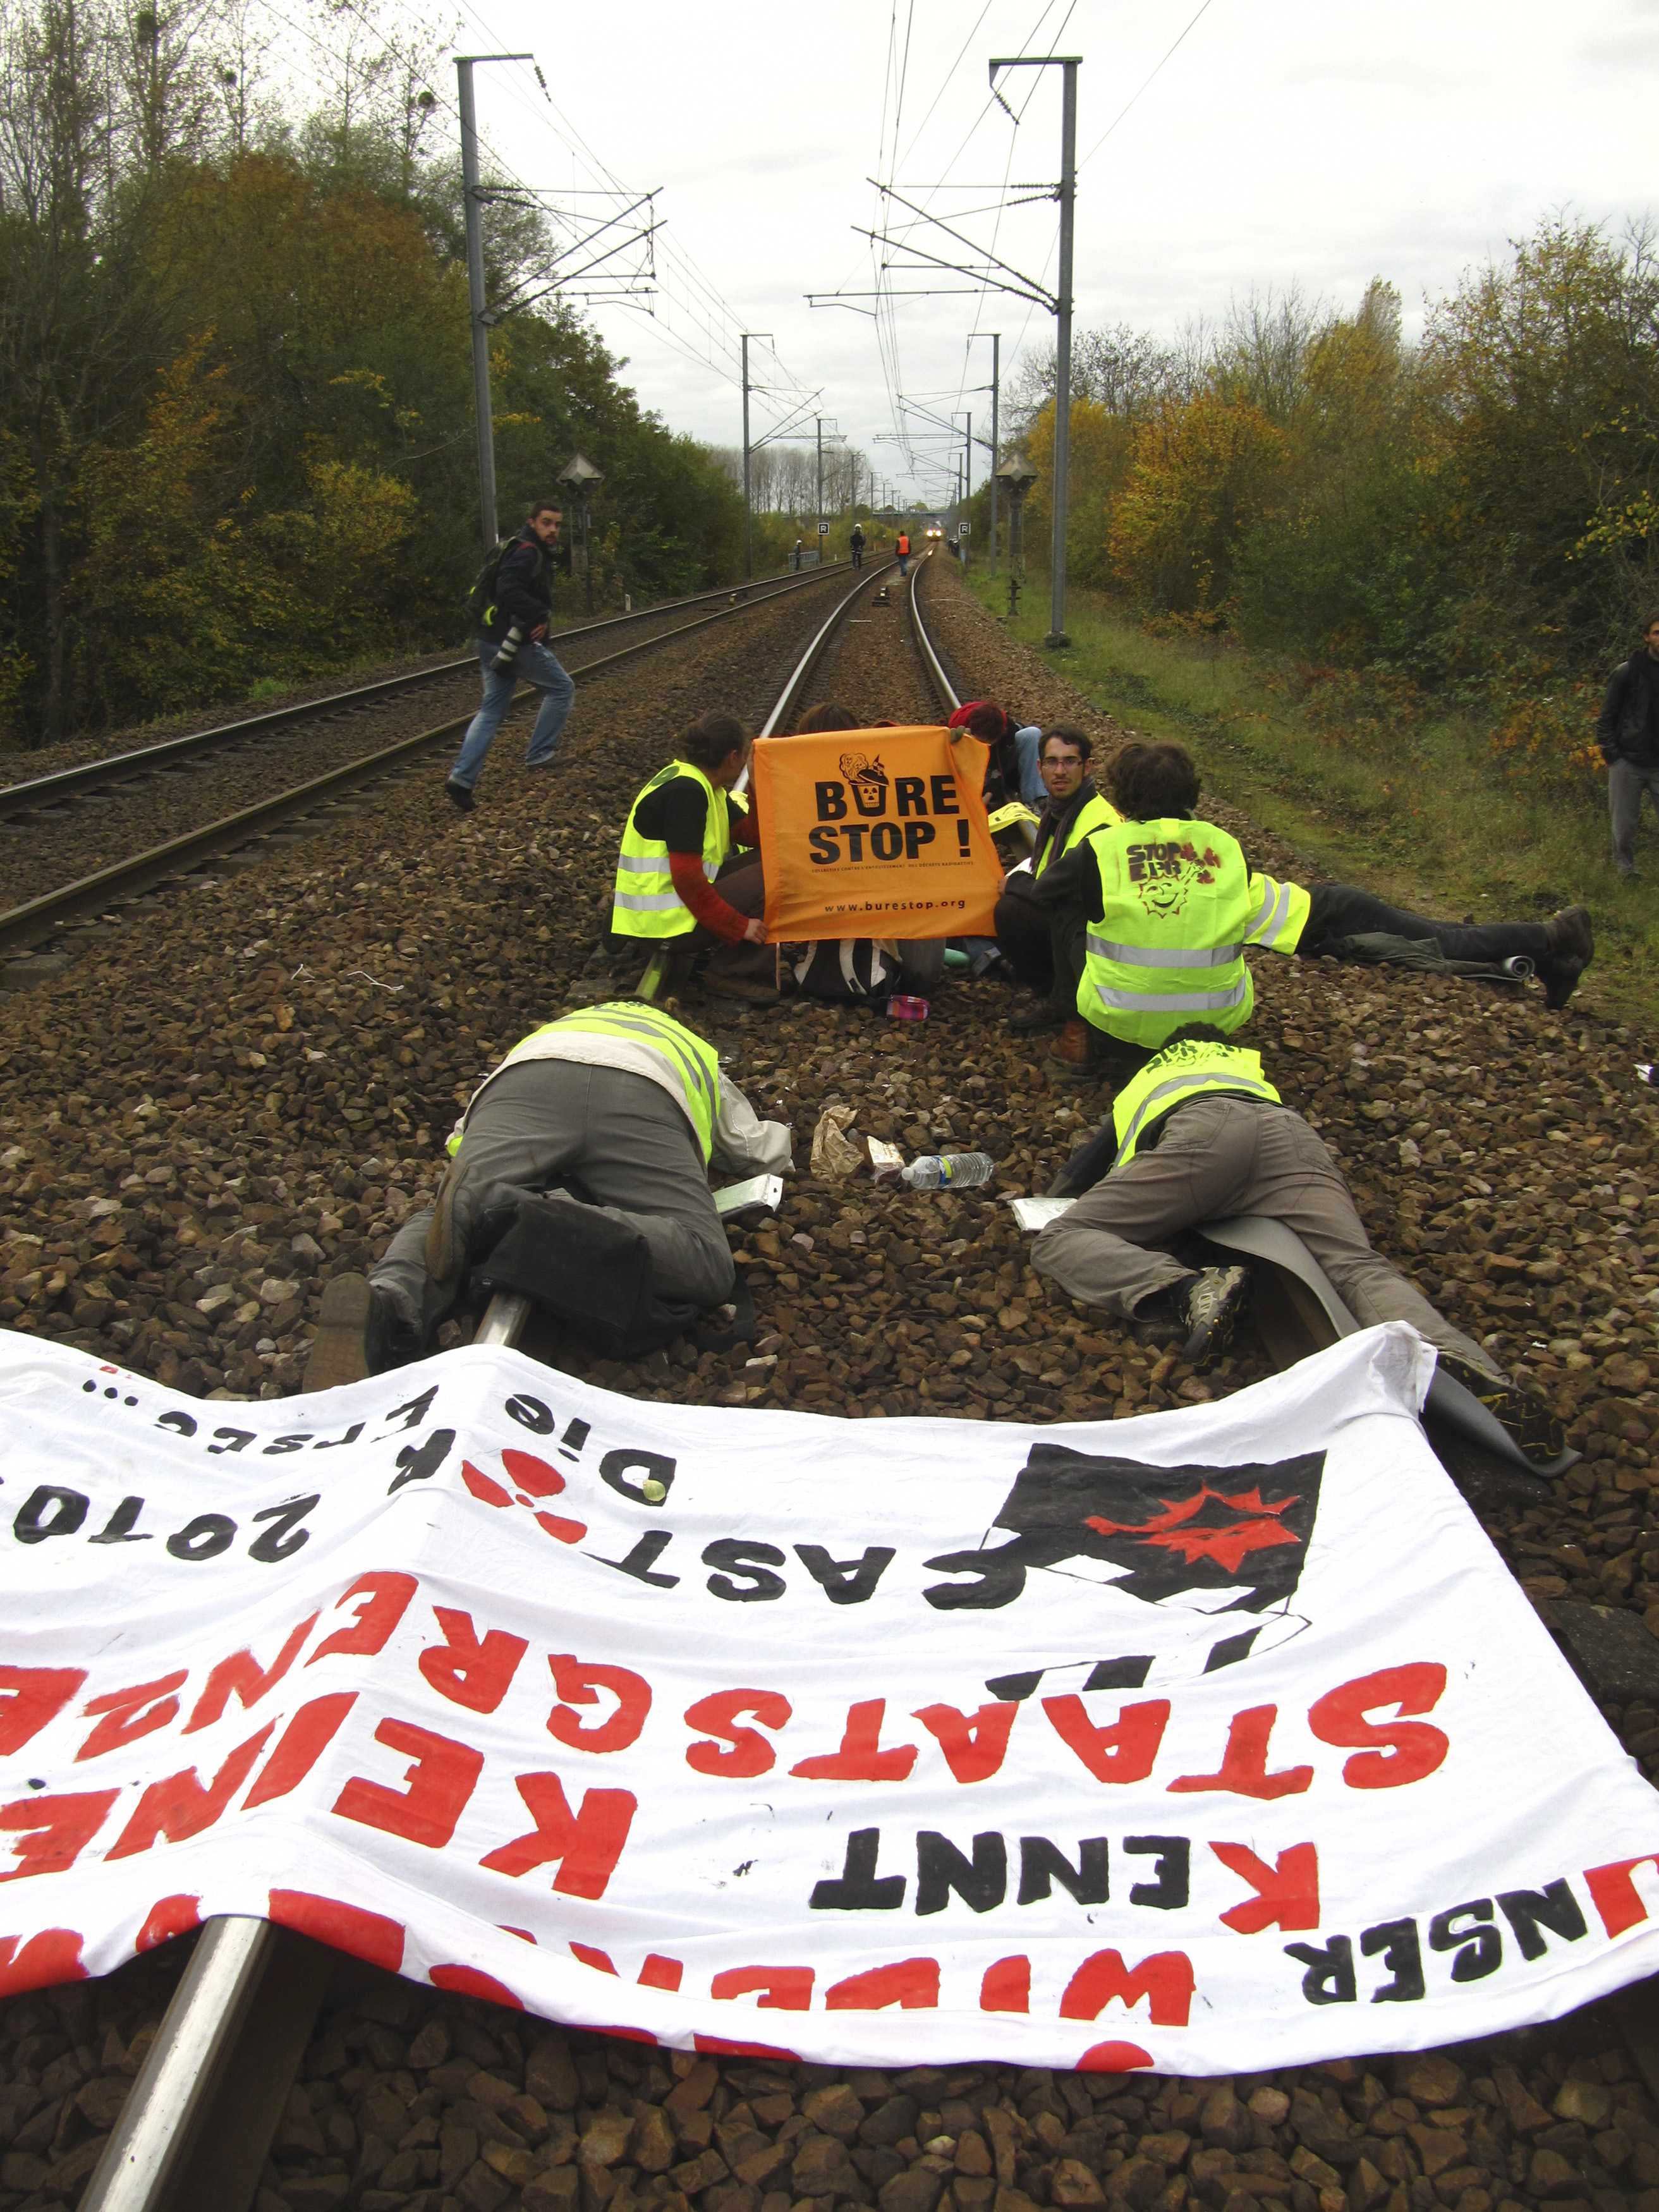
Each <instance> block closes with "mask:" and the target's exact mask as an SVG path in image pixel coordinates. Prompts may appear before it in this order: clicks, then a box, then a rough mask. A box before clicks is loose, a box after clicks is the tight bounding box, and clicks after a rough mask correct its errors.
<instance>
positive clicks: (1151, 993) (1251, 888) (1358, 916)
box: [1034, 744, 1595, 1082]
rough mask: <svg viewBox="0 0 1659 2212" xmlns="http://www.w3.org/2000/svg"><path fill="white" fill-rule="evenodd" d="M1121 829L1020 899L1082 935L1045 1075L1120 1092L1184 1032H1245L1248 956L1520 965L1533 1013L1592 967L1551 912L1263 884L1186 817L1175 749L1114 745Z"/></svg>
mask: <svg viewBox="0 0 1659 2212" xmlns="http://www.w3.org/2000/svg"><path fill="white" fill-rule="evenodd" d="M1106 781H1107V789H1108V792H1109V796H1110V798H1111V800H1112V803H1113V805H1115V807H1116V808H1117V810H1118V811H1119V813H1120V814H1121V816H1122V817H1123V819H1122V820H1121V822H1120V823H1117V824H1116V825H1115V827H1114V828H1112V829H1101V830H1097V831H1095V832H1094V834H1093V835H1092V836H1088V837H1086V838H1085V840H1084V842H1082V844H1080V845H1079V846H1078V847H1077V848H1075V849H1074V850H1073V852H1071V853H1069V854H1066V857H1065V858H1064V859H1063V860H1056V861H1055V862H1054V866H1052V867H1050V868H1048V869H1047V870H1045V872H1044V873H1043V876H1042V880H1041V882H1039V883H1038V884H1036V885H1035V886H1034V894H1035V896H1036V899H1037V901H1038V902H1039V903H1040V904H1044V905H1048V906H1050V907H1057V906H1059V905H1060V904H1061V903H1062V902H1065V901H1066V900H1068V899H1073V898H1075V897H1076V896H1079V893H1081V894H1082V895H1083V896H1085V897H1086V899H1087V901H1088V902H1089V912H1090V916H1091V920H1090V927H1089V930H1088V933H1087V938H1086V941H1085V961H1084V973H1083V976H1082V980H1081V981H1079V985H1078V992H1077V1016H1076V1018H1074V1019H1073V1020H1072V1021H1069V1022H1067V1024H1066V1027H1065V1029H1064V1030H1061V1032H1060V1036H1058V1037H1057V1038H1056V1039H1055V1041H1054V1047H1053V1050H1052V1054H1051V1058H1052V1060H1053V1062H1054V1067H1055V1072H1056V1073H1060V1074H1062V1075H1066V1074H1069V1075H1070V1076H1071V1078H1072V1079H1075V1080H1077V1081H1079V1082H1088V1081H1091V1080H1093V1079H1096V1078H1097V1076H1099V1075H1103V1074H1104V1075H1109V1077H1110V1078H1111V1079H1112V1080H1113V1081H1122V1080H1124V1079H1126V1078H1127V1076H1129V1075H1131V1074H1133V1073H1134V1071H1135V1070H1136V1069H1137V1068H1139V1066H1142V1065H1143V1064H1144V1062H1145V1061H1146V1059H1147V1058H1148V1056H1149V1055H1150V1054H1152V1053H1154V1052H1157V1051H1158V1049H1159V1048H1161V1047H1162V1046H1163V1045H1164V1044H1165V1043H1166V1042H1168V1040H1169V1038H1170V1036H1172V1035H1173V1034H1174V1032H1175V1031H1176V1030H1177V1029H1178V1028H1180V1027H1181V1026H1182V1024H1184V1023H1187V1022H1191V1021H1194V1020H1198V1021H1207V1022H1210V1023H1212V1024H1214V1025H1215V1027H1216V1028H1218V1029H1219V1030H1225V1031H1229V1032H1231V1030H1237V1029H1241V1028H1242V1027H1243V1024H1245V1023H1246V1022H1247V1021H1248V1020H1249V1018H1250V1011H1251V1008H1252V1006H1254V1004H1255V986H1254V985H1253V983H1252V981H1251V979H1250V970H1249V963H1247V962H1246V960H1245V957H1244V955H1245V953H1246V951H1248V950H1249V949H1250V948H1251V947H1252V946H1260V947H1261V948H1263V949H1265V950H1267V951H1273V952H1283V953H1293V952H1299V953H1303V954H1304V955H1307V956H1310V957H1313V956H1316V955H1321V954H1322V955H1326V956H1328V957H1332V958H1335V959H1358V960H1365V959H1368V958H1370V959H1376V958H1401V959H1405V960H1407V963H1408V964H1409V963H1410V957H1411V954H1412V950H1413V946H1417V947H1419V948H1420V947H1424V946H1426V947H1427V948H1428V952H1427V955H1426V957H1425V959H1423V960H1422V961H1421V962H1420V963H1419V964H1431V963H1439V962H1446V961H1451V962H1467V963H1471V964H1473V965H1477V966H1480V967H1485V968H1486V969H1501V967H1502V965H1503V963H1504V962H1505V961H1507V960H1510V959H1514V958H1516V957H1522V958H1524V959H1526V960H1528V961H1529V962H1531V963H1532V965H1533V967H1534V969H1536V972H1537V974H1538V976H1539V978H1540V980H1541V981H1542V983H1543V985H1544V996H1545V1003H1546V1004H1547V1006H1552V1007H1559V1006H1565V1004H1566V1002H1567V1000H1569V999H1570V998H1571V996H1572V994H1573V992H1574V990H1575V989H1576V988H1577V982H1578V978H1579V976H1580V975H1582V974H1583V970H1584V969H1586V968H1587V967H1588V966H1589V963H1590V960H1591V958H1592V957H1594V953H1595V942H1594V939H1593V936H1592V933H1591V930H1590V918H1589V914H1588V913H1587V912H1586V911H1585V909H1584V908H1583V907H1581V906H1574V907H1567V908H1565V909H1564V910H1563V911H1562V912H1561V913H1559V914H1557V915H1553V917H1552V918H1551V919H1550V920H1549V921H1518V922H1499V923H1492V924H1490V925H1484V926H1477V925H1475V924H1472V923H1464V922H1447V921H1431V920H1429V919H1428V918H1427V917H1426V916H1425V915H1416V914H1408V913H1407V912H1405V911H1404V910H1403V909H1402V908H1398V907H1391V906H1389V905H1386V904H1385V903H1384V902H1383V900H1381V899H1379V898H1376V897H1374V896H1372V894H1371V893H1370V891H1364V890H1358V889H1357V888H1356V887H1355V886H1354V885H1353V884H1318V885H1316V887H1315V888H1314V889H1313V890H1304V889H1303V888H1302V886H1301V885H1300V884H1292V883H1283V884H1281V883H1278V882H1276V881H1275V880H1274V878H1273V877H1271V876H1268V875H1263V874H1259V873H1258V872H1256V871H1255V869H1253V868H1252V867H1251V866H1250V865H1249V861H1248V860H1246V859H1245V857H1244V854H1243V851H1242V850H1241V848H1240V847H1239V844H1238V842H1237V839H1236V838H1233V837H1231V836H1229V835H1228V834H1227V832H1226V831H1225V829H1218V827H1217V826H1216V824H1215V823H1212V822H1206V821H1202V820H1200V819H1199V818H1198V817H1197V811H1196V810H1197V806H1198V795H1199V789H1200V784H1199V775H1198V770H1197V769H1196V768H1195V767H1194V764H1193V761H1192V757H1191V756H1190V755H1189V754H1188V752H1187V751H1186V750H1184V748H1183V747H1182V746H1180V745H1157V744H1129V745H1125V746H1124V747H1123V748H1122V750H1121V751H1120V752H1119V753H1118V754H1117V755H1116V757H1115V759H1114V760H1113V762H1112V764H1111V767H1110V769H1109V771H1108V773H1107V778H1106Z"/></svg>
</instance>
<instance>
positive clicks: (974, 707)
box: [945, 699, 1008, 736]
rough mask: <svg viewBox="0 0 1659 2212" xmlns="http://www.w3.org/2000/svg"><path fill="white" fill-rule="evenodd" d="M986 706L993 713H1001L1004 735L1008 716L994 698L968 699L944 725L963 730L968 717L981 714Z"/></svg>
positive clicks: (966, 724) (948, 727)
mask: <svg viewBox="0 0 1659 2212" xmlns="http://www.w3.org/2000/svg"><path fill="white" fill-rule="evenodd" d="M987 708H988V709H989V711H990V712H991V713H992V714H1001V715H1002V728H1003V733H1004V735H1005V736H1006V733H1007V729H1008V717H1007V716H1006V714H1003V713H1002V709H1001V708H1000V707H999V706H998V704H997V702H996V701H995V700H994V699H969V701H968V702H967V703H966V705H965V706H961V707H958V708H957V711H956V713H955V714H952V715H951V719H950V720H949V722H948V723H947V724H946V725H945V727H946V728H947V729H951V730H965V729H966V728H967V726H968V722H969V717H970V716H971V715H974V714H982V713H983V712H985V711H986V710H987Z"/></svg>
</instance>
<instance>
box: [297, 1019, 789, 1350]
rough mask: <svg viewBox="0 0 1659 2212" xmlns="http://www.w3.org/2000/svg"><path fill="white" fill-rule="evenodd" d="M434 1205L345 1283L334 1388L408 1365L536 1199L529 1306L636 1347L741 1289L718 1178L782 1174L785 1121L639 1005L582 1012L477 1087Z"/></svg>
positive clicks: (334, 1290) (331, 1302)
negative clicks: (604, 1327)
mask: <svg viewBox="0 0 1659 2212" xmlns="http://www.w3.org/2000/svg"><path fill="white" fill-rule="evenodd" d="M450 1152H451V1155H452V1158H451V1162H450V1166H449V1170H448V1172H447V1175H446V1176H445V1177H444V1181H443V1184H442V1187H441V1189H440V1191H439V1193H438V1197H437V1200H436V1203H435V1205H433V1206H426V1207H424V1208H423V1209H422V1211H421V1212H418V1213H416V1214H413V1215H411V1216H410V1218H409V1220H407V1221H406V1222H404V1225H403V1227H402V1228H401V1229H400V1230H399V1231H398V1233H397V1235H396V1236H395V1237H393V1238H392V1243H391V1244H390V1245H389V1246H388V1247H387V1249H386V1252H385V1254H384V1255H383V1256H382V1257H381V1259H380V1261H379V1263H378V1264H377V1265H376V1267H374V1271H373V1273H372V1274H370V1275H369V1276H368V1277H364V1276H362V1275H359V1274H349V1275H337V1276H336V1277H335V1278H334V1279H332V1281H331V1282H330V1283H329V1284H328V1285H326V1286H325V1290H324V1291H323V1302H322V1311H321V1315H320V1318H319V1326H318V1330H317V1335H316V1338H315V1340H313V1346H312V1352H311V1359H310V1364H309V1365H308V1367H307V1372H306V1388H307V1389H308V1390H326V1389H333V1388H334V1387H335V1386H336V1385H337V1384H338V1383H355V1382H357V1381H359V1380H361V1378H362V1376H365V1375H378V1374H380V1373H382V1372H383V1371H384V1370H386V1368H388V1367H395V1366H398V1365H400V1364H402V1363H403V1362H404V1360H407V1359H416V1358H419V1357H420V1355H421V1354H422V1352H424V1351H426V1350H427V1348H428V1346H429V1345H430V1344H431V1341H432V1338H433V1335H434V1333H435V1331H436V1329H437V1328H438V1326H439V1324H440V1323H441V1322H443V1321H444V1320H446V1319H447V1317H448V1316H449V1315H450V1314H451V1313H452V1312H453V1310H454V1309H455V1306H456V1304H458V1303H459V1299H460V1298H461V1297H462V1296H463V1295H464V1293H465V1290H466V1287H467V1278H468V1274H469V1272H470V1271H471V1269H472V1268H474V1267H479V1266H481V1265H482V1263H483V1261H486V1260H487V1259H489V1258H490V1256H491V1255H492V1254H494V1253H495V1251H496V1249H497V1247H498V1245H501V1249H502V1250H503V1251H505V1250H506V1249H507V1247H506V1246H505V1245H502V1244H501V1240H502V1239H503V1238H504V1237H510V1236H512V1235H513V1223H514V1220H515V1218H517V1216H518V1214H519V1211H520V1207H521V1206H522V1205H523V1204H524V1201H525V1200H526V1199H535V1198H540V1199H541V1200H542V1201H543V1202H542V1205H541V1206H540V1207H539V1208H538V1210H537V1214H536V1217H535V1219H534V1222H533V1224H532V1225H528V1226H527V1228H526V1230H523V1231H520V1232H519V1236H518V1237H517V1238H516V1239H515V1241H516V1242H517V1243H519V1244H520V1254H519V1255H518V1256H519V1257H520V1260H522V1259H523V1257H524V1256H525V1255H524V1249H523V1248H524V1247H525V1246H526V1245H528V1246H529V1247H531V1265H532V1272H533V1274H534V1277H535V1279H536V1280H535V1289H534V1291H533V1293H532V1295H534V1296H535V1297H536V1298H537V1300H538V1304H541V1305H543V1306H544V1308H545V1309H546V1310H548V1311H550V1312H552V1313H555V1314H557V1315H559V1316H562V1318H564V1319H566V1320H568V1321H572V1322H577V1323H578V1324H580V1323H583V1322H592V1321H594V1320H595V1319H598V1320H600V1321H605V1322H609V1323H610V1325H611V1327H613V1328H616V1329H617V1331H618V1333H619V1334H620V1336H621V1337H622V1338H623V1340H626V1339H627V1337H628V1335H629V1330H630V1328H631V1329H632V1331H633V1334H634V1335H635V1338H636V1339H639V1340H647V1339H648V1340H650V1341H649V1342H647V1343H645V1345H644V1348H645V1349H650V1348H652V1346H653V1344H662V1343H665V1342H667V1341H668V1340H670V1339H671V1337H672V1336H674V1335H675V1334H679V1333H680V1332H681V1331H682V1330H683V1329H684V1328H690V1326H691V1325H692V1324H693V1322H695V1321H696V1317H697V1315H698V1313H699V1312H701V1311H702V1310H706V1309H708V1307H711V1306H714V1305H718V1304H720V1301H721V1300H722V1299H724V1298H728V1297H730V1296H731V1295H732V1283H733V1279H734V1278H733V1269H732V1254H731V1249H730V1247H729V1245H728V1244H727V1242H726V1231H725V1228H724V1226H723V1225H722V1224H721V1221H720V1214H719V1212H718V1211H717V1209H716V1207H715V1205H714V1194H713V1192H712V1191H711V1190H710V1189H709V1187H708V1169H709V1168H710V1166H711V1165H712V1166H714V1167H716V1168H718V1169H720V1170H722V1171H724V1172H726V1173H729V1174H736V1175H740V1176H745V1175H757V1174H776V1173H780V1172H784V1173H787V1170H788V1168H789V1165H790V1142H789V1131H788V1128H787V1126H786V1125H785V1124H784V1123H782V1122H781V1121H761V1120H759V1119H758V1118H757V1115H756V1113H755V1110H754V1109H753V1107H752V1106H750V1103H749V1101H748V1100H747V1098H745V1097H744V1095H743V1093H742V1091H739V1090H738V1086H737V1085H736V1084H735V1083H732V1082H731V1081H730V1080H729V1079H727V1078H726V1077H725V1076H724V1075H722V1073H720V1062H719V1060H718V1059H717V1058H716V1056H715V1053H714V1047H713V1046H712V1045H711V1044H709V1043H708V1042H706V1041H705V1040H704V1039H703V1038H702V1037H700V1036H698V1035H697V1033H696V1030H691V1029H688V1028H687V1027H686V1025H685V1024H684V1023H683V1022H678V1021H675V1020H674V1019H673V1018H671V1016H670V1015H668V1014H665V1013H664V1012H662V1011H661V1010H660V1009H659V1007H656V1006H651V1005H649V1004H647V1003H646V1002H644V1001H642V1000H613V1001H611V1002H609V1003H607V1004H605V1005H604V1006H586V1007H583V1008H581V1009H580V1011H579V1012H575V1013H572V1014H566V1015H564V1016H562V1018H560V1019H558V1020H556V1021H552V1022H549V1023H546V1024H544V1026H543V1027H542V1028H540V1029H538V1030H532V1033H531V1035H530V1036H527V1037H525V1038H524V1039H523V1040H522V1041H521V1042H520V1043H518V1044H516V1045H515V1046H514V1047H513V1049H512V1051H511V1052H509V1053H508V1054H507V1057H506V1059H505V1060H502V1061H501V1065H500V1066H498V1067H497V1068H496V1069H495V1071H494V1073H492V1074H490V1075H489V1076H487V1077H486V1078H485V1079H484V1081H483V1084H482V1085H480V1086H479V1088H478V1089H477V1091H474V1092H473V1094H472V1098H471V1103H469V1105H468V1106H467V1109H466V1111H465V1114H464V1115H462V1117H461V1121H460V1125H459V1132H458V1134H457V1136H456V1137H454V1138H453V1139H451V1143H450Z"/></svg>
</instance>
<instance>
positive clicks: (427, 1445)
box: [386, 1429, 455, 1498]
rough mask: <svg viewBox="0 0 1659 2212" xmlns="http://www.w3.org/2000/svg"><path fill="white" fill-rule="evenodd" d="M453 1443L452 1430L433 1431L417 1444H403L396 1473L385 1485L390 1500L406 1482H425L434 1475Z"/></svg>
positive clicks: (453, 1432)
mask: <svg viewBox="0 0 1659 2212" xmlns="http://www.w3.org/2000/svg"><path fill="white" fill-rule="evenodd" d="M454 1442H455V1431H454V1430H453V1429H434V1431H432V1434H431V1435H430V1436H429V1437H426V1438H425V1439H424V1440H423V1441H422V1443H418V1444H405V1445H404V1448H403V1449H402V1450H401V1451H400V1452H399V1453H398V1473H397V1474H394V1475H393V1476H392V1480H391V1481H390V1482H389V1483H387V1485H386V1496H387V1497H388V1498H390V1497H391V1496H392V1494H393V1492H396V1491H399V1490H401V1489H402V1488H403V1486H404V1484H405V1483H406V1482H425V1481H426V1480H428V1478H429V1477H430V1476H432V1475H435V1474H436V1473H437V1472H438V1469H439V1468H441V1466H442V1465H443V1463H444V1462H445V1461H446V1460H447V1458H448V1456H449V1454H450V1450H451V1448H452V1447H453V1444H454Z"/></svg>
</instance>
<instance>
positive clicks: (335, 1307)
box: [305, 1275, 419, 1390]
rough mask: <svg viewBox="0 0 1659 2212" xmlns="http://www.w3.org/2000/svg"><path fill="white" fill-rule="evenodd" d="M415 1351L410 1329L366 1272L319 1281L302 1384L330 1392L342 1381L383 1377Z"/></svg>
mask: <svg viewBox="0 0 1659 2212" xmlns="http://www.w3.org/2000/svg"><path fill="white" fill-rule="evenodd" d="M418 1349H419V1346H418V1344H417V1343H416V1341H415V1332H414V1331H413V1330H411V1329H410V1328H408V1327H407V1325H406V1324H404V1322H402V1320H401V1319H400V1317H399V1316H398V1310H397V1308H396V1307H395V1306H394V1305H393V1304H392V1300H391V1298H390V1297H388V1296H387V1295H386V1292H385V1291H381V1290H377V1289H376V1288H375V1286H374V1284H372V1283H371V1282H370V1281H369V1279H368V1276H367V1275H336V1276H335V1277H334V1278H333V1279H332V1280H331V1282H328V1283H325V1285H323V1303H322V1309H321V1311H320V1312H319V1315H318V1317H317V1334H316V1335H315V1336H314V1337H313V1339H312V1340H311V1357H310V1358H309V1359H308V1360H307V1363H306V1384H305V1387H306V1389H307V1390H332V1389H337V1388H338V1386H339V1385H340V1384H341V1383H361V1382H362V1380H363V1378H364V1377H365V1376H368V1375H383V1374H385V1372H386V1370H387V1368H389V1367H396V1366H398V1365H399V1364H401V1363H402V1362H403V1361H404V1360H405V1359H411V1358H414V1356H415V1354H416V1352H417V1351H418Z"/></svg>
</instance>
